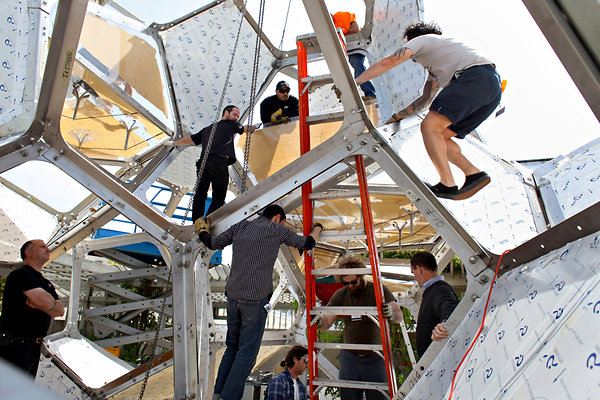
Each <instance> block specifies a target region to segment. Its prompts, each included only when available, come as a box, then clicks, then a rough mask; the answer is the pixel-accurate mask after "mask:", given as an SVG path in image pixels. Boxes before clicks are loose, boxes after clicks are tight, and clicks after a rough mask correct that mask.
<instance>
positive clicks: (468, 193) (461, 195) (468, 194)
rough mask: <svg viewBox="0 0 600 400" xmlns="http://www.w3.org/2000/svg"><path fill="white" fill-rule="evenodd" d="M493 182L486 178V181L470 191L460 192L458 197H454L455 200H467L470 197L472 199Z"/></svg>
mask: <svg viewBox="0 0 600 400" xmlns="http://www.w3.org/2000/svg"><path fill="white" fill-rule="evenodd" d="M491 181H492V180H491V179H490V177H489V176H488V177H486V179H485V180H483V181H481V182H480V183H478V184H477V186H475V187H473V188H472V189H470V190H467V191H466V192H462V193H461V192H460V190H459V192H458V195H457V196H456V197H454V200H466V199H468V198H469V197H472V196H473V195H474V194H475V193H477V192H479V191H480V190H481V189H483V188H484V187H486V186H487V185H488V184H489V183H490V182H491Z"/></svg>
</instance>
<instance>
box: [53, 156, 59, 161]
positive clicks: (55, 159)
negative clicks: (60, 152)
mask: <svg viewBox="0 0 600 400" xmlns="http://www.w3.org/2000/svg"><path fill="white" fill-rule="evenodd" d="M59 158H60V157H59V156H54V157H52V159H53V160H54V161H58V159H59Z"/></svg>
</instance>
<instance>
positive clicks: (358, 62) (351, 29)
mask: <svg viewBox="0 0 600 400" xmlns="http://www.w3.org/2000/svg"><path fill="white" fill-rule="evenodd" d="M331 18H332V19H333V25H335V27H336V28H340V29H341V30H342V33H343V34H344V35H351V34H353V33H358V32H360V28H359V26H358V23H357V22H356V15H354V14H352V13H349V12H347V11H338V12H336V13H335V14H331ZM348 61H350V65H352V68H354V77H355V78H356V77H357V76H359V75H360V74H362V73H363V72H364V71H365V56H364V55H363V54H360V53H353V54H350V55H348ZM360 88H361V89H362V91H363V93H364V94H365V95H364V96H363V101H369V100H375V98H376V95H375V87H374V86H373V84H372V83H371V82H369V81H366V82H364V83H363V84H361V85H360Z"/></svg>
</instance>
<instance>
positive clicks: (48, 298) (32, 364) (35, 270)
mask: <svg viewBox="0 0 600 400" xmlns="http://www.w3.org/2000/svg"><path fill="white" fill-rule="evenodd" d="M21 258H22V259H23V261H24V263H25V265H24V266H23V267H21V268H18V269H16V270H14V271H12V272H11V273H10V274H9V275H8V277H7V278H6V284H5V285H4V297H3V298H2V315H1V316H0V335H2V342H4V343H3V345H2V346H0V357H2V358H4V359H5V360H7V361H9V362H10V363H12V364H14V365H15V366H17V367H19V368H21V369H22V370H24V371H25V372H27V373H29V374H30V375H33V376H35V375H36V373H37V368H38V364H39V360H40V346H41V343H42V339H43V338H44V336H46V334H47V333H48V328H49V327H50V321H51V320H52V318H54V317H60V316H62V315H63V314H64V313H65V308H64V306H63V304H62V302H61V301H60V300H58V295H57V294H56V290H55V289H54V286H52V283H50V281H49V280H48V279H46V278H44V277H43V276H42V273H41V271H42V268H43V267H44V264H46V263H47V262H48V259H49V258H50V250H49V249H48V247H47V246H46V244H45V243H44V241H43V240H30V241H28V242H26V243H25V244H24V245H23V246H22V247H21Z"/></svg>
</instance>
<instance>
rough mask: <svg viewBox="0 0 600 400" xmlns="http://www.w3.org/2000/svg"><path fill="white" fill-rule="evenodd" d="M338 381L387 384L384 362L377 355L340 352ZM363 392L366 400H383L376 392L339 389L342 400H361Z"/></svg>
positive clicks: (383, 397)
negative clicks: (363, 355) (362, 355)
mask: <svg viewBox="0 0 600 400" xmlns="http://www.w3.org/2000/svg"><path fill="white" fill-rule="evenodd" d="M339 379H340V380H351V381H361V382H387V375H386V372H385V361H384V360H383V358H381V357H379V356H378V355H377V354H373V355H371V356H365V357H361V356H357V355H356V354H353V353H351V352H349V351H347V350H340V375H339ZM363 392H365V395H366V396H367V400H384V399H385V396H384V395H383V394H382V393H381V392H380V391H378V390H365V389H351V388H340V397H341V398H342V400H362V398H363Z"/></svg>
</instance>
